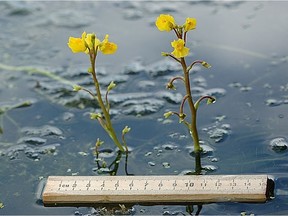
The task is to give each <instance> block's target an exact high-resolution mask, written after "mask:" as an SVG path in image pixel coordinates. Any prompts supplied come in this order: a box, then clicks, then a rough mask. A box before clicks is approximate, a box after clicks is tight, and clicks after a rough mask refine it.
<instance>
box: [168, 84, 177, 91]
mask: <svg viewBox="0 0 288 216" xmlns="http://www.w3.org/2000/svg"><path fill="white" fill-rule="evenodd" d="M166 88H167V89H172V90H176V88H175V86H174V85H173V83H172V82H169V83H167V85H166Z"/></svg>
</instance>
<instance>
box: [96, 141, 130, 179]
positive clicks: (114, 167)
mask: <svg viewBox="0 0 288 216" xmlns="http://www.w3.org/2000/svg"><path fill="white" fill-rule="evenodd" d="M102 143H103V142H102V141H100V140H99V139H97V141H96V146H95V156H96V164H97V171H98V173H99V174H102V173H108V174H109V175H111V176H115V175H117V172H118V168H119V164H120V161H121V159H122V154H123V152H121V151H117V155H116V157H115V159H114V160H113V161H112V162H111V163H110V164H109V165H108V164H107V163H106V161H105V160H104V158H100V157H99V156H100V151H99V147H100V146H101V145H102ZM125 155H126V157H125V174H126V175H131V174H129V173H128V168H127V164H128V154H127V152H126V154H125Z"/></svg>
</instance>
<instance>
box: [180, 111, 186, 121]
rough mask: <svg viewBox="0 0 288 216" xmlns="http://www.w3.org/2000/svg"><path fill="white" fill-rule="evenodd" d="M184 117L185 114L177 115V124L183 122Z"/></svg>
mask: <svg viewBox="0 0 288 216" xmlns="http://www.w3.org/2000/svg"><path fill="white" fill-rule="evenodd" d="M185 117H186V114H184V113H179V123H181V122H183V121H184V119H185Z"/></svg>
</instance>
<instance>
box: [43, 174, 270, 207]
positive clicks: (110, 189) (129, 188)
mask: <svg viewBox="0 0 288 216" xmlns="http://www.w3.org/2000/svg"><path fill="white" fill-rule="evenodd" d="M267 180H268V176H267V175H195V176H194V175H189V176H188V175H186V176H171V175H170V176H49V177H48V179H47V183H46V186H45V189H44V192H43V194H42V198H43V203H44V205H51V204H53V205H57V204H66V205H67V204H73V203H74V204H77V203H78V204H80V203H87V204H88V203H94V204H97V203H155V202H157V203H191V202H223V201H240V202H265V201H266V199H267V197H266V190H267Z"/></svg>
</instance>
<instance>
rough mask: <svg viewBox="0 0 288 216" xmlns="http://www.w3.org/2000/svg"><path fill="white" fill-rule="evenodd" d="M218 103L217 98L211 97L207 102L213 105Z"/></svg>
mask: <svg viewBox="0 0 288 216" xmlns="http://www.w3.org/2000/svg"><path fill="white" fill-rule="evenodd" d="M215 102H216V98H213V97H211V98H210V97H209V98H208V100H207V104H212V103H215Z"/></svg>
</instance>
